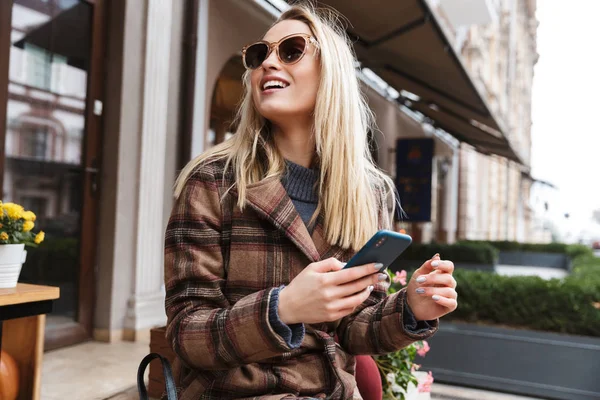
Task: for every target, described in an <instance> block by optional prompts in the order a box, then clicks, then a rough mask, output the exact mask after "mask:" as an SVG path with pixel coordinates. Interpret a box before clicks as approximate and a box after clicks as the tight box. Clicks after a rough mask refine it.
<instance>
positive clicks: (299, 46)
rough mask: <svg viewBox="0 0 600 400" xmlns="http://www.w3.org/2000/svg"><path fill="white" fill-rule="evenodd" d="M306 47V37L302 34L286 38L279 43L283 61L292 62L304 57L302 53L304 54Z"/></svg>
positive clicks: (280, 55)
mask: <svg viewBox="0 0 600 400" xmlns="http://www.w3.org/2000/svg"><path fill="white" fill-rule="evenodd" d="M305 48H306V39H304V38H303V37H302V36H295V37H291V38H289V39H286V40H284V41H283V42H281V44H280V45H279V57H280V58H281V62H283V63H286V64H291V63H294V62H296V61H298V60H299V59H300V58H301V57H302V54H304V49H305Z"/></svg>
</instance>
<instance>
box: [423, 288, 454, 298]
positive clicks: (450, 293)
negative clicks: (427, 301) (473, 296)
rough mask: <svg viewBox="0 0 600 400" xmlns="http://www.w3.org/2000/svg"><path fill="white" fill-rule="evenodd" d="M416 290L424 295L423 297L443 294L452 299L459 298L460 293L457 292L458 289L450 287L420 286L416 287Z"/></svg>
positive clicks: (442, 295)
mask: <svg viewBox="0 0 600 400" xmlns="http://www.w3.org/2000/svg"><path fill="white" fill-rule="evenodd" d="M415 292H416V293H417V294H418V295H419V296H423V297H432V298H433V296H441V297H447V298H450V299H456V298H458V293H456V290H454V289H452V288H449V287H420V288H417V289H415Z"/></svg>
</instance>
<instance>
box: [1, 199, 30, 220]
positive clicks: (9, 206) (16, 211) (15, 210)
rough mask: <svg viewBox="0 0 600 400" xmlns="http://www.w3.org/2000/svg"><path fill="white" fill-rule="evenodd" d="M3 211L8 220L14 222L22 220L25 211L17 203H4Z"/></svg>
mask: <svg viewBox="0 0 600 400" xmlns="http://www.w3.org/2000/svg"><path fill="white" fill-rule="evenodd" d="M2 209H3V210H4V211H5V212H6V215H8V218H10V219H13V220H18V219H20V218H22V216H23V212H24V211H25V210H24V209H23V207H22V206H20V205H18V204H15V203H4V204H2Z"/></svg>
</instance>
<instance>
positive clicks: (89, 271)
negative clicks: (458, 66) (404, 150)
mask: <svg viewBox="0 0 600 400" xmlns="http://www.w3.org/2000/svg"><path fill="white" fill-rule="evenodd" d="M283 3H284V2H281V1H279V2H277V1H275V0H269V1H268V2H267V1H264V0H188V1H171V0H10V1H0V177H1V179H0V187H2V195H1V196H0V197H1V199H2V201H5V202H10V201H13V202H17V203H20V204H22V205H23V206H24V207H25V208H27V209H31V210H33V211H34V212H36V214H37V215H38V220H37V221H36V223H37V227H36V229H42V230H45V231H46V232H47V240H46V242H45V243H44V245H43V246H40V248H38V249H33V250H31V251H30V252H29V253H28V261H27V263H26V264H25V265H24V268H23V272H22V276H21V281H22V282H32V283H39V284H48V285H54V286H59V287H60V289H61V299H60V300H59V301H58V302H57V305H56V308H55V311H54V312H53V314H52V315H51V316H49V318H48V323H47V327H46V349H51V348H56V347H61V346H66V345H70V344H73V343H77V342H80V341H84V340H88V339H90V338H93V339H96V340H101V341H109V342H110V341H115V340H120V339H126V340H136V339H138V338H139V337H140V336H146V335H147V334H148V328H150V327H154V326H160V325H163V324H164V323H165V322H166V316H165V314H164V296H165V289H164V284H163V261H162V259H163V240H164V230H165V227H166V223H167V220H168V217H169V214H170V211H171V206H172V203H173V201H172V188H173V184H174V182H175V178H176V176H177V172H178V170H179V169H180V168H181V167H182V166H183V165H185V163H186V162H188V161H189V160H190V159H191V158H192V157H194V156H196V155H198V154H200V153H201V152H203V151H205V150H206V149H208V148H209V147H211V146H213V145H214V144H216V143H219V142H221V141H223V140H225V139H226V138H227V137H229V136H230V135H232V134H233V133H232V132H234V131H235V129H234V128H235V127H234V126H232V125H231V123H232V122H233V117H234V110H235V107H236V104H237V102H238V100H239V98H240V96H241V93H242V86H241V74H242V73H243V66H242V64H241V59H240V49H241V48H242V46H244V45H245V44H247V43H248V42H249V41H252V40H255V39H258V38H260V37H261V35H262V34H263V33H264V32H265V31H266V30H267V29H268V28H269V26H270V25H271V24H272V23H273V22H274V21H275V19H276V17H277V15H278V14H279V12H280V10H278V8H277V7H274V6H273V4H283ZM334 3H335V2H334ZM345 4H346V3H345V2H340V3H339V5H342V6H345ZM357 4H358V3H357ZM490 4H492V3H490ZM502 4H504V3H502ZM507 4H508V3H507ZM519 4H520V3H519ZM391 5H392V3H390V6H391ZM441 6H442V5H440V7H441ZM378 12H382V13H384V14H385V13H386V10H378ZM530 15H533V14H530ZM356 18H360V15H358V16H357V17H356ZM378 18H379V17H377V18H375V17H373V19H374V20H377V19H378ZM520 18H521V19H523V21H524V20H525V19H524V17H520ZM423 21H425V22H426V21H428V19H427V18H424V19H423ZM528 21H529V20H528ZM519 24H521V23H519ZM519 24H517V25H518V26H519V27H520V28H518V29H519V32H521V33H519V35H521V34H522V35H525V33H526V32H525V25H522V26H521V25H519ZM523 24H524V22H523ZM505 25H506V24H504V25H501V24H500V23H498V24H497V25H493V24H492V25H490V27H489V28H486V29H488V30H489V32H495V31H494V29H496V30H498V32H500V33H498V34H497V38H496V39H494V40H496V41H497V43H496V42H494V43H496V44H495V45H494V46H495V47H493V46H491V45H490V44H489V43H488V42H489V40H488V39H486V40H488V42H485V41H484V44H481V45H480V44H478V43H480V41H481V40H484V38H485V35H488V34H489V32H488V31H487V30H485V29H484V28H482V27H470V28H469V30H468V32H469V35H467V36H464V38H465V39H464V40H463V45H461V46H458V48H460V49H461V51H460V52H461V53H462V55H463V58H464V59H465V60H466V62H467V64H468V65H469V66H470V68H471V69H472V71H471V72H472V75H474V76H475V80H477V79H479V78H477V77H478V76H479V75H477V71H478V70H477V68H479V69H480V70H482V71H483V70H485V69H486V68H487V69H489V72H486V73H489V75H490V77H489V79H488V78H486V79H488V80H485V79H483V78H482V79H481V82H480V84H489V85H491V86H490V90H489V92H486V93H488V96H489V98H488V99H487V100H488V102H489V103H490V104H492V105H494V107H497V109H495V110H494V112H496V113H501V114H502V115H512V113H511V112H510V110H513V109H515V110H517V111H518V112H519V113H520V114H519V115H520V116H519V117H518V118H517V117H515V118H513V119H511V120H510V121H508V122H510V123H513V124H516V125H515V126H517V127H518V129H517V128H515V129H513V130H511V132H513V131H514V132H516V133H514V135H515V137H516V139H514V140H513V139H511V140H513V141H515V143H519V146H520V147H519V151H520V155H521V157H524V156H527V157H528V149H529V125H528V124H530V114H529V108H528V107H525V108H520V106H519V104H528V103H526V101H529V100H528V99H529V98H530V95H529V94H527V93H526V92H523V90H524V89H523V88H529V89H527V90H530V87H531V85H530V82H531V76H530V74H529V73H524V75H523V76H522V77H520V78H519V80H518V81H519V82H521V83H519V85H521V86H515V87H513V86H510V85H509V83H510V82H516V81H517V80H516V79H513V78H509V77H507V76H504V74H506V73H508V72H506V68H508V67H507V65H517V64H511V62H513V61H511V62H508V61H507V57H508V56H507V54H506V52H507V50H506V46H507V45H506V44H501V42H502V43H504V42H503V41H502V40H504V39H502V38H505V36H506V35H507V33H506V32H505V31H506V30H507V29H508V28H506V26H505ZM500 26H502V27H503V28H502V29H500ZM432 32H434V31H432ZM457 32H458V33H457ZM486 32H488V33H486ZM448 35H449V37H452V38H454V39H453V40H456V41H457V43H458V42H460V37H461V36H460V32H459V30H456V32H455V31H453V30H449V33H448ZM502 35H504V36H502ZM523 37H524V38H525V36H523ZM477 38H479V39H477ZM519 38H521V36H519ZM467 39H468V40H467ZM530 39H531V40H534V39H535V36H534V35H530ZM478 40H479V41H478ZM517 42H518V43H517ZM486 43H487V44H486ZM515 43H517V47H518V49H519V50H518V56H517V53H515V55H514V58H515V60H517V59H518V60H521V61H519V62H521V63H523V64H524V65H530V64H531V67H533V63H534V59H535V57H533V58H531V57H532V56H531V54H530V53H527V51H528V49H529V50H531V46H533V48H534V47H535V46H534V42H527V43H529V44H527V43H525V42H524V39H523V40H521V39H518V40H515ZM524 43H525V44H524ZM502 46H504V47H502ZM528 46H529V47H528ZM413 47H414V46H413ZM475 47H477V48H480V50H481V51H483V50H485V54H483V55H477V54H476V53H477V51H475V50H472V48H475ZM490 49H491V50H490ZM490 52H492V53H493V57H497V60H496V61H495V62H490V61H489V57H492V56H491V55H490V54H488V53H490ZM503 52H504V53H503ZM429 53H430V51H429V50H428V49H427V50H426V51H424V52H423V54H425V55H426V56H427V55H429ZM511 54H512V53H511ZM439 55H440V56H444V55H445V52H444V50H443V48H442V47H440V48H439ZM527 57H529V58H527ZM425 62H426V63H428V64H431V63H430V62H429V61H427V60H425ZM516 62H517V61H514V63H516ZM492 64H493V65H492ZM477 65H480V66H481V65H485V66H487V67H485V68H484V67H476V66H477ZM519 65H521V64H519ZM488 67H489V68H488ZM494 68H502V69H503V70H502V71H504V72H498V71H496V70H495V69H494ZM417 69H418V68H417ZM369 71H370V70H369V69H368V68H362V69H359V70H357V73H358V74H359V76H360V79H361V82H362V83H361V84H362V87H363V90H364V93H365V95H366V97H367V99H368V102H369V105H370V107H371V109H372V110H373V112H374V114H375V116H376V123H377V126H378V131H377V132H373V135H372V140H373V143H374V145H375V146H374V150H373V156H374V158H375V159H376V160H377V163H378V164H379V166H380V167H381V168H382V169H384V170H385V171H386V172H388V173H389V174H390V175H392V176H393V177H394V176H395V174H396V165H395V149H396V143H397V140H398V139H415V138H429V139H431V140H433V143H434V149H435V150H434V154H433V161H432V171H433V172H432V180H431V190H432V196H431V200H432V201H431V204H432V206H431V215H432V218H431V221H430V222H423V223H419V224H413V223H410V221H409V222H403V223H401V224H399V225H398V226H397V228H401V227H404V228H407V229H409V230H410V231H411V234H413V235H414V236H415V238H416V239H417V240H418V241H423V242H428V241H432V240H436V241H440V242H454V241H455V240H456V239H457V238H473V239H474V238H490V239H493V238H504V236H505V235H506V232H513V233H511V234H513V235H514V237H515V238H518V237H520V236H519V235H521V236H524V237H525V236H526V234H523V233H522V232H525V233H526V232H527V230H528V229H529V228H528V227H527V223H526V222H520V221H526V218H525V217H522V215H526V214H527V207H526V194H527V193H528V187H527V186H526V184H525V183H524V182H526V180H523V178H522V176H523V175H522V171H521V169H519V168H518V167H517V166H516V165H515V164H510V165H509V167H508V169H507V167H506V165H507V162H506V161H505V160H504V159H501V158H500V157H490V156H482V155H480V154H479V153H476V152H474V151H471V150H469V149H468V148H467V145H465V144H462V145H459V142H458V140H457V139H455V138H454V137H452V136H451V135H450V134H448V133H446V132H444V131H442V130H441V129H440V128H438V127H436V126H434V124H433V123H432V121H431V119H428V118H424V117H423V116H422V115H420V114H419V113H417V112H415V111H414V110H412V109H410V107H409V106H410V102H406V101H405V102H404V103H402V102H400V101H399V99H404V100H405V98H404V97H403V96H404V95H405V94H402V95H400V94H399V93H398V91H395V90H393V88H391V87H390V85H388V83H386V82H385V81H383V80H382V79H381V78H379V77H378V75H376V74H374V73H371V72H372V71H371V72H369ZM492 71H495V72H493V73H492ZM520 71H522V68H521V67H519V68H516V67H515V68H514V71H513V72H512V73H514V74H516V75H519V74H521V72H520ZM492 75H493V76H494V77H496V78H497V81H496V80H494V79H496V78H493V77H492ZM507 82H508V83H507ZM507 85H508V86H510V87H509V88H508V89H507ZM507 90H508V92H507ZM505 93H509V94H510V96H512V97H511V100H510V101H509V100H508V99H507V97H506V96H505ZM406 95H407V96H408V94H406ZM494 96H495V97H494ZM495 98H497V99H499V100H495ZM503 104H504V105H503ZM511 118H512V117H511ZM508 122H507V123H508ZM507 171H509V172H508V173H507ZM507 182H508V183H507ZM517 189H518V190H517ZM507 193H510V194H511V195H510V196H507V195H506V194H507ZM507 206H508V207H509V209H510V210H511V212H510V213H509V214H510V218H509V219H508V223H507V219H506V218H504V217H503V216H504V215H505V214H507V213H504V211H503V210H504V209H505V207H507ZM457 210H458V211H459V212H457ZM492 210H494V212H492ZM519 213H520V214H519ZM520 215H521V216H520ZM486 218H487V219H486ZM519 232H521V233H519Z"/></svg>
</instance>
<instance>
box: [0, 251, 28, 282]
mask: <svg viewBox="0 0 600 400" xmlns="http://www.w3.org/2000/svg"><path fill="white" fill-rule="evenodd" d="M25 258H27V251H25V245H24V244H0V288H1V289H6V288H14V287H16V286H17V281H18V280H19V274H20V273H21V266H22V265H23V263H24V262H25Z"/></svg>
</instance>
